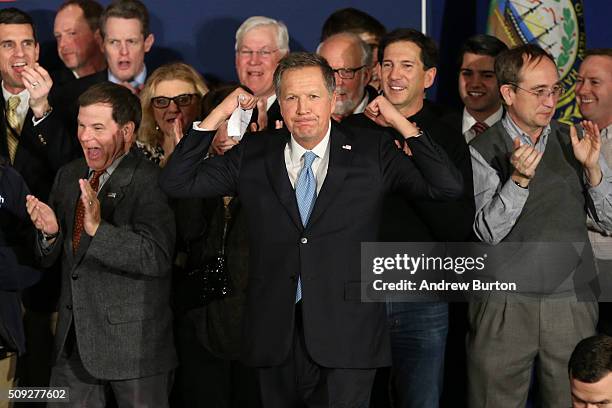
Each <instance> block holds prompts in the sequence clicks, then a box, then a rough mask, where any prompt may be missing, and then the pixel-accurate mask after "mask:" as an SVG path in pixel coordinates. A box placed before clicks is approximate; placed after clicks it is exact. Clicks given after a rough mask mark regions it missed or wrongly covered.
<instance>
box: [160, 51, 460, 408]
mask: <svg viewBox="0 0 612 408" xmlns="http://www.w3.org/2000/svg"><path fill="white" fill-rule="evenodd" d="M334 82H335V79H334V73H333V71H332V69H331V67H330V66H329V65H328V64H327V62H326V61H325V59H323V58H322V57H320V56H318V55H315V54H310V53H293V54H289V55H288V56H286V57H285V58H283V59H282V60H281V61H280V62H279V66H278V68H277V69H276V72H275V74H274V83H275V88H276V94H277V96H278V100H279V104H280V107H281V112H282V115H283V118H284V122H285V125H286V126H285V127H284V128H282V129H277V130H271V131H265V132H263V133H261V135H258V136H257V137H249V138H245V140H244V141H243V142H242V143H240V144H239V145H238V146H236V147H235V148H233V149H231V150H230V151H229V152H228V153H227V154H225V155H223V156H218V157H213V158H211V159H207V160H204V161H202V160H201V157H202V156H203V155H204V154H205V152H206V151H207V150H208V147H209V144H210V141H211V139H212V137H213V134H214V133H215V130H217V129H218V128H219V127H220V125H221V124H222V123H224V121H225V120H226V118H227V117H228V116H229V115H230V114H231V113H232V112H233V111H234V110H235V109H236V108H243V109H246V108H250V107H252V106H253V105H254V104H255V101H256V98H255V97H254V96H253V95H250V94H248V93H247V92H246V91H244V90H243V89H240V88H238V89H237V90H236V91H234V92H233V93H232V94H230V95H229V96H228V97H227V98H226V99H225V100H224V101H223V102H222V103H220V104H219V105H218V106H217V107H216V108H215V109H214V110H213V111H212V112H211V113H210V114H209V115H208V116H207V117H206V118H205V119H204V120H203V121H202V122H200V123H199V124H198V125H197V127H196V128H194V129H193V130H191V131H190V133H189V134H188V135H187V136H185V137H184V138H183V139H182V140H181V142H180V143H179V144H178V145H177V146H176V150H175V151H174V153H173V154H172V156H171V157H170V160H169V161H168V163H167V164H166V167H165V168H164V170H163V172H162V174H161V176H160V185H161V186H162V188H163V189H164V190H165V191H167V192H168V193H169V194H170V195H172V196H176V197H206V196H212V197H214V196H216V195H236V194H238V195H239V196H240V198H241V199H242V200H243V206H244V209H245V211H246V216H247V220H248V227H249V228H248V229H249V238H250V239H249V246H250V251H249V253H250V254H253V258H252V259H251V262H250V265H251V268H250V270H249V285H248V287H247V292H248V293H247V304H246V306H245V309H244V310H245V317H244V320H243V322H244V330H243V333H244V336H243V342H242V352H243V353H242V356H243V360H244V362H245V363H246V364H248V365H252V366H255V367H257V368H258V371H259V382H260V388H261V397H262V405H263V406H264V407H266V408H270V407H272V408H276V407H278V408H292V407H302V406H304V405H305V404H306V405H308V406H310V407H314V406H317V407H319V406H325V407H328V406H329V407H351V408H353V407H354V408H357V407H367V406H369V402H370V391H371V388H372V383H373V381H374V376H375V373H376V368H377V367H383V366H387V365H389V364H390V353H389V351H390V350H389V348H390V342H389V337H388V331H387V327H386V322H385V319H384V316H385V306H384V304H382V303H373V302H361V301H360V298H361V297H360V294H361V276H360V270H361V269H360V256H359V251H360V247H361V242H368V241H374V240H376V237H377V235H378V227H379V225H378V224H379V218H380V217H379V216H378V215H379V214H380V211H381V203H382V196H383V195H384V194H385V193H386V192H387V191H388V190H401V191H403V192H405V193H406V195H407V196H409V197H411V198H415V197H428V198H430V199H436V198H438V199H444V198H455V197H457V196H458V195H460V194H461V190H462V183H461V176H460V175H459V174H458V172H457V170H456V169H455V168H454V166H452V164H451V163H450V162H449V160H448V158H447V157H446V156H445V155H444V153H443V152H442V151H441V149H440V148H438V147H437V146H435V145H434V144H433V142H432V141H431V139H430V138H429V137H428V136H427V135H426V134H422V133H420V132H419V130H418V128H417V127H416V126H414V125H413V124H411V123H410V122H409V121H408V120H406V119H405V118H404V117H403V116H402V115H401V114H400V113H399V112H398V111H397V110H396V109H395V108H394V107H393V106H392V105H391V104H390V103H389V102H388V101H386V100H384V99H380V100H376V101H374V102H372V104H371V109H373V110H376V111H377V113H378V116H379V117H380V120H384V121H385V122H386V123H389V124H390V125H391V126H393V127H394V128H396V129H397V130H398V132H399V133H400V135H401V136H400V137H402V141H404V142H405V143H407V144H408V145H409V147H410V150H411V151H412V153H413V156H412V158H409V157H407V156H406V155H404V154H403V153H402V152H401V151H400V150H399V149H397V148H396V147H395V145H394V144H393V141H392V140H391V139H390V138H388V137H387V136H386V134H385V133H384V132H382V131H380V130H362V131H360V132H358V133H353V130H352V129H349V128H345V127H342V126H339V125H337V124H336V123H335V122H334V121H332V120H330V119H331V114H332V112H333V109H334V106H335V99H336V96H335V93H334V89H335V83H334ZM279 254H280V256H279Z"/></svg>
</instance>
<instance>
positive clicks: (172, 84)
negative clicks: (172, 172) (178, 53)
mask: <svg viewBox="0 0 612 408" xmlns="http://www.w3.org/2000/svg"><path fill="white" fill-rule="evenodd" d="M206 93H208V87H207V86H206V84H205V83H204V80H203V79H202V76H201V75H200V74H199V73H198V72H197V71H196V70H195V69H194V68H193V67H192V66H190V65H187V64H185V63H183V62H174V63H171V64H166V65H162V66H161V67H159V68H157V69H156V70H155V71H153V73H152V74H151V75H150V76H149V78H148V79H147V82H146V83H145V85H144V88H143V90H142V92H141V93H140V101H141V102H140V103H141V105H142V122H141V125H140V129H139V130H138V137H137V140H136V146H137V147H138V148H140V149H141V150H142V151H143V153H144V154H145V156H147V157H148V158H149V159H150V160H151V161H153V162H155V163H157V164H159V165H160V166H162V167H163V165H164V164H165V162H166V160H167V158H168V156H170V154H172V152H173V151H174V147H175V146H176V138H175V136H174V135H175V131H174V125H175V122H177V121H178V125H179V130H180V132H181V134H182V130H183V129H186V128H188V127H189V126H191V123H192V122H193V121H194V120H195V119H196V117H197V116H198V115H199V113H200V102H201V100H202V97H203V96H204V95H206Z"/></svg>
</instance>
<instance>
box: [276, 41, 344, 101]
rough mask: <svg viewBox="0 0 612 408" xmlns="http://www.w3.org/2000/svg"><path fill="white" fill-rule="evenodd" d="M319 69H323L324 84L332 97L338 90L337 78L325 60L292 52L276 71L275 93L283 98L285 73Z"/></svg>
mask: <svg viewBox="0 0 612 408" xmlns="http://www.w3.org/2000/svg"><path fill="white" fill-rule="evenodd" d="M308 67H318V68H320V69H321V75H322V76H323V82H324V83H325V88H327V91H328V92H329V94H330V96H331V95H332V94H333V93H334V89H336V77H335V76H334V71H333V70H332V69H331V67H330V66H329V64H328V63H327V61H326V60H325V58H323V57H322V56H320V55H317V54H314V53H312V52H292V53H290V54H287V55H286V56H285V57H283V58H282V59H281V60H280V61H279V63H278V66H277V67H276V70H275V71H274V92H275V93H276V96H277V97H280V96H281V92H280V90H281V81H282V79H283V74H284V73H285V71H290V70H293V69H300V68H308Z"/></svg>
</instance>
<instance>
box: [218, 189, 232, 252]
mask: <svg viewBox="0 0 612 408" xmlns="http://www.w3.org/2000/svg"><path fill="white" fill-rule="evenodd" d="M233 198H234V197H230V196H225V197H223V235H222V236H221V249H220V250H219V253H220V254H221V255H225V245H226V241H227V230H228V228H229V223H230V221H231V220H232V211H231V210H230V203H231V202H232V199H233Z"/></svg>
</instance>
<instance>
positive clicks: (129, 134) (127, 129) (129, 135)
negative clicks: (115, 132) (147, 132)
mask: <svg viewBox="0 0 612 408" xmlns="http://www.w3.org/2000/svg"><path fill="white" fill-rule="evenodd" d="M135 129H136V125H135V124H134V122H128V123H126V124H125V125H123V126H122V127H121V137H122V138H123V143H125V147H126V151H127V150H129V148H130V146H132V144H133V143H134V139H135V138H136V134H135V133H134V130H135Z"/></svg>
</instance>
